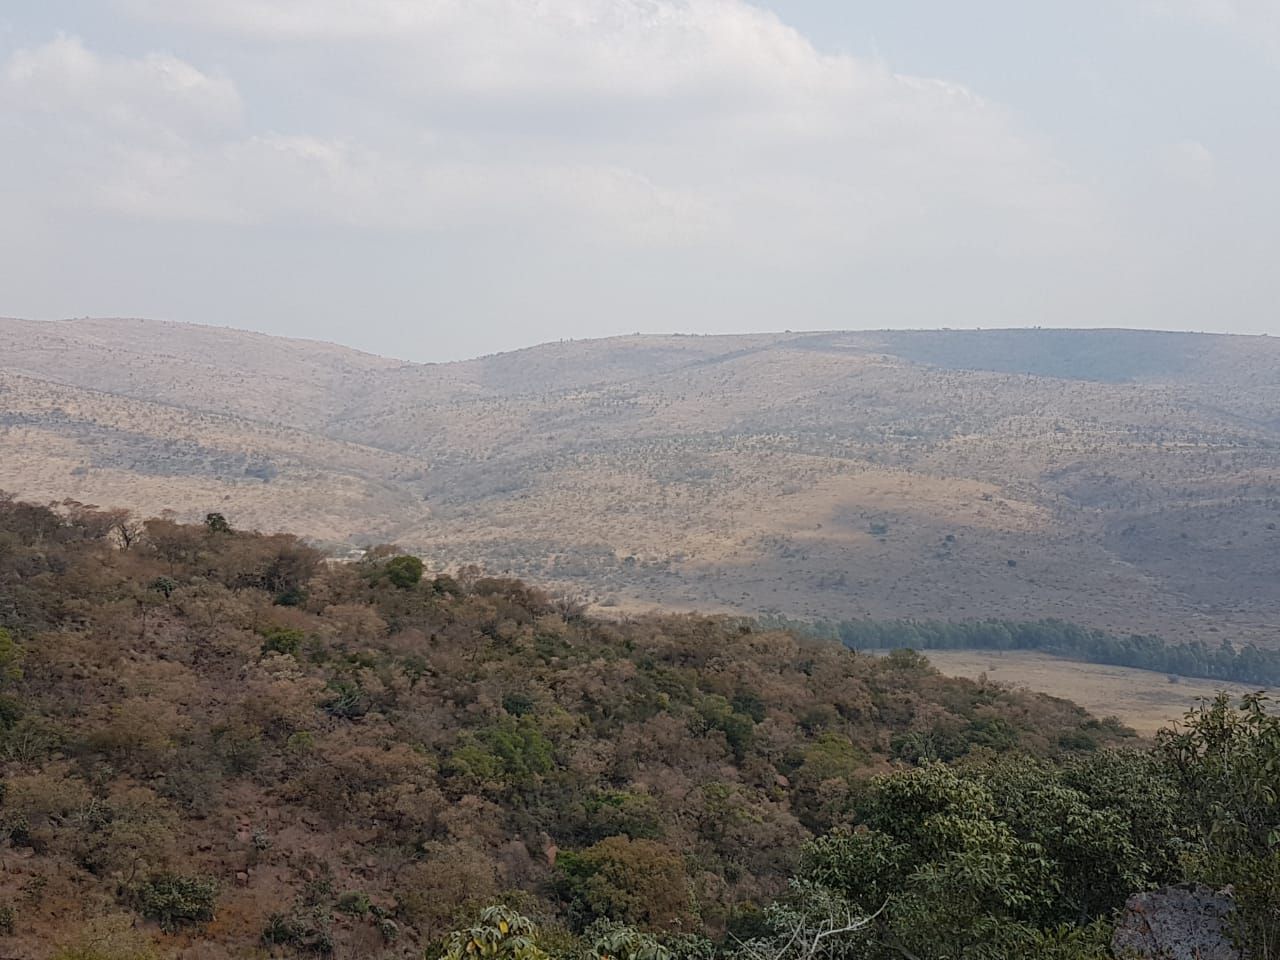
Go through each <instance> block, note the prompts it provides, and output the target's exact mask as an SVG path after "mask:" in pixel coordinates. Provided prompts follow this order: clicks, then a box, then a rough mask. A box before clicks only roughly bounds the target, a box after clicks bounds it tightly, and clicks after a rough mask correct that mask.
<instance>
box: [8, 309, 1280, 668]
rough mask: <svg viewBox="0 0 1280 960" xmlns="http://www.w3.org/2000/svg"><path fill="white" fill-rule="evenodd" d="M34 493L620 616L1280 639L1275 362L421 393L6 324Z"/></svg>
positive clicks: (812, 373)
mask: <svg viewBox="0 0 1280 960" xmlns="http://www.w3.org/2000/svg"><path fill="white" fill-rule="evenodd" d="M0 489H4V490H7V491H9V492H10V493H13V494H15V495H18V496H20V497H23V498H26V499H41V500H57V501H62V500H65V499H72V500H75V501H79V502H82V503H93V504H97V505H100V506H103V507H116V506H122V507H128V508H130V509H133V510H135V511H137V512H139V513H141V514H144V515H157V514H160V513H162V512H164V511H172V512H173V514H175V515H176V516H177V517H178V518H180V519H193V518H199V517H203V516H204V515H205V514H206V513H208V512H213V511H217V512H220V513H223V514H224V515H226V516H227V517H228V519H229V520H230V521H231V522H232V523H233V525H236V526H240V527H244V528H257V529H262V530H276V529H289V530H293V531H296V532H298V533H302V534H305V535H307V536H309V537H311V538H312V539H314V540H315V541H316V542H317V543H319V544H321V545H323V546H325V547H326V548H329V549H332V550H334V551H337V552H341V551H343V550H345V549H348V548H352V547H358V546H366V545H370V544H374V543H380V542H392V541H394V542H397V543H399V544H401V545H402V546H404V547H406V548H409V549H412V550H414V551H416V552H419V553H421V554H422V555H423V556H424V557H425V558H426V559H427V561H428V563H429V565H430V566H433V567H435V568H437V569H444V568H447V567H454V566H458V565H465V564H473V563H474V564H479V565H481V566H483V567H484V568H486V569H488V570H490V571H492V572H495V573H511V574H514V575H517V576H521V577H524V578H528V579H531V580H534V581H536V582H539V583H542V584H545V585H548V586H549V587H551V588H552V589H555V590H560V591H564V592H566V593H571V594H578V595H582V596H585V597H587V598H589V599H590V600H591V601H592V602H593V603H595V604H596V605H597V606H598V607H601V608H605V609H611V610H614V611H615V612H620V613H626V612H629V611H632V610H638V609H644V608H648V607H651V606H656V605H663V606H666V607H673V608H677V609H679V608H685V609H693V608H696V609H700V610H710V611H717V610H723V611H734V612H744V613H760V612H768V611H776V612H779V613H781V614H784V615H786V616H789V617H805V616H822V617H840V618H857V617H863V616H872V617H876V618H886V617H888V618H896V617H913V618H939V619H975V618H983V617H999V618H1005V619H1015V620H1028V619H1040V618H1047V617H1056V618H1062V619H1067V620H1073V621H1076V622H1080V623H1083V624H1087V625H1091V626H1096V627H1101V628H1105V629H1108V630H1116V631H1128V630H1134V631H1142V632H1155V633H1159V634H1162V635H1164V636H1166V637H1168V638H1170V639H1174V640H1177V639H1186V638H1189V637H1192V636H1199V637H1201V638H1205V639H1212V638H1213V637H1218V638H1230V639H1240V640H1250V641H1254V642H1258V643H1260V644H1265V643H1268V642H1271V643H1274V642H1275V641H1277V640H1278V639H1280V638H1277V637H1276V636H1275V631H1274V626H1268V625H1269V624H1272V625H1273V624H1275V623H1276V622H1280V532H1278V531H1277V524H1278V523H1280V339H1273V338H1269V337H1236V336H1222V335H1204V334H1191V333H1162V332H1146V331H1131V330H1042V329H1024V330H989V331H947V330H941V331H876V332H820V333H791V332H786V333H776V334H752V335H742V336H674V335H673V336H628V337H617V338H609V339H602V340H586V341H566V342H560V343H549V344H545V345H542V346H539V347H534V348H530V349H526V350H519V351H514V352H509V353H499V354H494V355H492V356H487V357H482V358H478V359H475V360H468V361H463V362H455V363H442V364H420V363H409V362H405V361H401V360H394V359H387V358H383V357H377V356H373V355H370V354H367V353H361V352H358V351H355V350H351V349H347V348H344V347H339V346H335V345H332V344H326V343H318V342H312V341H304V340H293V339H285V338H280V337H272V336H266V335H263V334H257V333H249V332H245V331H239V330H233V329H226V328H218V327H205V326H194V325H187V324H177V323H165V322H156V321H147V320H132V319H94V320H74V321H56V322H41V321H25V320H0ZM1206 635H1207V636H1206Z"/></svg>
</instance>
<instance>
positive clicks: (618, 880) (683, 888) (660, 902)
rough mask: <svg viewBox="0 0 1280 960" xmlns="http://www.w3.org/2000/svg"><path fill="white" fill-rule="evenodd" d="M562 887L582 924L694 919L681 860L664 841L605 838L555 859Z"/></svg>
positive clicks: (658, 924) (681, 923) (675, 925)
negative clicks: (613, 921)
mask: <svg viewBox="0 0 1280 960" xmlns="http://www.w3.org/2000/svg"><path fill="white" fill-rule="evenodd" d="M557 866H558V868H559V870H560V877H561V890H562V893H563V894H564V895H565V897H566V898H567V899H568V900H570V901H571V905H572V907H573V910H574V913H575V914H576V915H577V917H578V918H579V920H580V922H585V921H592V920H601V919H604V920H617V921H620V922H622V923H627V924H633V925H635V926H639V927H643V928H644V929H647V930H673V929H680V928H682V927H686V926H688V925H690V924H691V923H692V921H693V898H692V897H691V896H690V892H689V880H688V877H687V876H686V875H685V867H684V860H683V858H682V857H681V856H680V855H679V854H678V853H676V851H674V850H672V849H671V848H670V847H668V846H666V845H665V844H661V843H657V842H655V841H653V840H632V839H630V838H629V837H608V838H606V839H604V840H601V841H600V842H599V843H596V844H594V845H592V846H590V847H588V848H587V849H586V850H583V851H581V852H580V853H572V852H570V853H563V854H561V855H560V859H559V860H558V861H557Z"/></svg>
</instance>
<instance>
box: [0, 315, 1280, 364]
mask: <svg viewBox="0 0 1280 960" xmlns="http://www.w3.org/2000/svg"><path fill="white" fill-rule="evenodd" d="M4 320H13V321H17V322H20V323H22V322H28V321H30V322H36V323H51V324H58V323H76V322H79V321H83V322H104V323H111V322H120V323H130V322H140V323H161V324H175V325H178V326H195V327H209V328H212V329H217V330H226V331H229V332H232V333H248V334H261V335H265V336H272V337H283V338H287V339H293V340H302V341H309V342H313V343H319V344H324V345H327V346H334V347H341V348H344V349H350V350H356V351H359V352H362V353H368V354H371V355H374V356H378V357H381V358H383V359H388V360H402V361H405V362H406V363H417V364H431V363H457V362H464V361H468V360H482V359H485V358H486V357H491V356H495V355H498V354H504V353H518V352H519V351H521V350H532V349H536V348H538V347H543V346H552V345H554V344H557V343H579V342H589V341H593V340H612V339H627V338H636V337H639V338H653V339H666V338H681V337H749V336H783V337H785V336H794V337H809V336H823V335H830V334H841V333H851V334H859V333H863V334H868V333H994V332H1005V333H1018V332H1024V333H1032V332H1041V333H1066V332H1069V333H1082V334H1083V333H1150V334H1155V335H1159V334H1168V335H1178V334H1185V335H1189V336H1203V337H1269V336H1270V334H1268V333H1265V332H1264V333H1234V332H1232V331H1227V330H1223V331H1215V330H1169V329H1161V328H1158V327H1123V326H1113V327H1045V326H1025V327H861V328H859V327H830V328H823V329H818V328H813V329H804V328H797V329H794V330H784V329H776V330H767V329H762V330H739V331H734V330H725V331H716V332H712V333H699V332H696V331H687V330H649V331H635V330H633V331H631V332H629V333H625V332H624V333H602V334H599V335H595V336H591V335H588V336H580V337H553V338H552V339H549V340H536V341H532V342H529V343H517V344H514V345H511V346H508V347H503V348H501V349H498V350H492V351H488V352H486V353H475V354H468V355H464V356H457V357H450V358H447V359H434V358H430V357H427V358H422V357H414V356H409V355H408V354H406V353H388V352H381V351H377V350H366V349H365V348H363V347H360V346H357V345H355V344H353V343H349V342H345V341H343V340H339V339H333V338H330V337H321V336H308V335H307V334H305V333H295V334H289V333H279V332H271V331H267V330H259V329H253V328H251V327H242V326H233V325H230V324H224V323H216V322H201V321H187V320H165V319H159V318H156V317H94V316H82V317H54V318H50V319H42V318H38V317H6V316H0V321H4Z"/></svg>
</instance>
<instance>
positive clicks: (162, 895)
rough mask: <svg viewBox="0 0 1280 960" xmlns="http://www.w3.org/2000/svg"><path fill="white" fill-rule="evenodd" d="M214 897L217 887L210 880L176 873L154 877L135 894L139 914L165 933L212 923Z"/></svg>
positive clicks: (215, 898)
mask: <svg viewBox="0 0 1280 960" xmlns="http://www.w3.org/2000/svg"><path fill="white" fill-rule="evenodd" d="M217 898H218V885H217V884H216V883H215V882H214V881H213V880H212V879H210V878H208V877H188V876H183V875H181V874H175V873H165V874H159V875H157V876H154V877H152V878H151V879H150V880H147V881H146V882H145V883H143V884H142V885H141V886H139V887H138V888H137V890H136V891H135V899H136V901H137V904H138V911H139V912H140V913H141V914H142V915H143V916H144V917H147V918H148V919H150V920H155V921H156V922H157V923H159V924H160V927H161V929H162V930H165V931H166V932H172V931H174V930H176V929H178V928H179V927H182V926H186V925H187V924H192V923H207V922H208V921H210V920H212V919H213V908H214V903H215V902H216V900H217Z"/></svg>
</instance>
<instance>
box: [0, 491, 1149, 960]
mask: <svg viewBox="0 0 1280 960" xmlns="http://www.w3.org/2000/svg"><path fill="white" fill-rule="evenodd" d="M111 522H112V518H111V517H109V516H103V515H100V514H98V513H96V512H94V511H86V510H83V509H78V510H72V511H69V512H68V513H65V514H56V513H54V512H53V511H49V510H46V509H44V508H41V507H36V506H32V505H28V504H22V503H15V502H12V501H8V500H4V499H0V774H3V783H2V784H0V788H2V789H0V850H3V853H4V858H5V870H4V871H3V873H2V874H0V906H2V907H3V908H4V909H3V913H0V955H3V956H6V957H7V956H23V957H48V956H49V955H50V953H51V950H52V945H54V944H60V943H64V942H67V941H74V940H75V939H76V938H77V937H78V936H79V935H80V931H81V929H82V928H85V927H87V926H88V924H89V923H90V921H91V920H93V919H94V918H101V917H103V916H106V917H111V916H113V915H114V916H118V917H122V918H123V920H122V922H123V924H124V925H125V927H126V928H128V927H131V926H132V925H134V924H135V923H138V924H140V925H141V924H143V922H144V921H151V923H150V924H149V925H145V926H142V929H143V930H145V931H146V935H147V936H148V937H150V936H152V935H153V934H154V935H157V936H158V935H159V933H160V931H159V930H157V929H156V925H157V924H158V925H159V926H160V927H161V928H163V929H164V931H165V932H166V933H168V934H169V936H165V937H161V938H160V939H161V940H162V941H163V951H162V954H161V955H163V956H177V955H181V956H183V957H201V958H207V960H222V958H231V957H246V956H265V955H266V951H265V950H262V952H259V950H260V949H261V946H260V945H263V944H266V945H272V944H274V945H276V946H278V947H283V948H284V949H285V951H286V952H285V955H289V956H296V955H304V956H305V955H333V956H337V957H381V958H386V960H391V958H399V957H421V956H423V947H424V946H425V944H426V943H428V942H429V941H431V940H432V939H433V938H437V937H439V936H441V935H442V934H443V933H444V932H445V931H447V930H449V929H450V928H451V927H452V926H453V925H456V924H457V923H459V922H461V921H463V920H465V919H467V918H468V917H469V916H470V915H471V913H472V911H473V910H474V908H475V906H476V905H477V904H482V903H485V902H488V901H490V900H492V899H495V898H497V897H499V896H504V897H506V898H508V899H511V898H519V902H521V903H523V904H525V905H526V906H534V907H536V908H537V909H538V911H539V913H542V914H549V915H551V916H553V917H559V918H561V919H562V920H564V921H565V922H576V923H580V922H582V921H584V920H589V919H590V916H589V915H587V916H584V915H583V913H582V906H581V905H579V906H577V907H575V903H577V902H578V901H579V900H583V901H584V902H585V904H586V905H588V906H590V908H591V909H592V910H596V911H598V912H600V913H602V914H606V915H612V916H615V917H617V918H619V919H630V920H631V922H637V923H643V924H644V925H645V926H647V927H650V928H653V929H655V930H663V931H668V932H670V931H680V932H685V933H689V932H699V931H707V932H716V931H723V928H724V925H725V923H726V921H727V920H728V918H729V916H730V914H731V913H733V912H734V911H738V910H740V909H743V908H746V909H748V910H751V909H754V908H753V907H752V904H753V903H754V904H759V903H762V902H764V901H765V900H766V899H767V898H769V897H771V896H773V895H775V894H777V893H778V892H780V891H781V890H782V889H783V887H784V885H785V882H786V878H787V877H788V875H789V874H790V872H791V870H792V869H793V867H794V864H795V861H796V858H797V856H798V853H799V845H800V843H801V841H803V840H804V839H805V838H808V837H810V836H812V835H814V834H815V833H820V832H822V831H825V830H827V829H828V828H830V827H831V826H832V825H833V824H835V823H841V822H846V821H847V820H848V818H849V816H850V804H851V802H852V800H853V796H854V794H855V791H856V789H857V786H858V784H859V783H860V782H862V781H865V780H866V779H867V778H868V777H870V776H871V775H873V774H875V773H878V772H884V771H887V770H888V769H889V765H890V760H891V758H893V757H900V756H907V757H914V756H916V754H917V753H918V752H919V750H920V749H921V745H922V744H923V745H925V746H927V747H929V749H931V750H932V749H943V750H945V753H946V755H947V756H949V757H954V756H961V755H967V754H969V753H971V752H981V750H982V749H999V750H1016V749H1024V750H1027V751H1030V752H1032V753H1034V754H1038V755H1042V756H1047V755H1061V754H1063V753H1064V752H1067V753H1070V752H1076V751H1082V752H1084V753H1088V752H1089V751H1092V750H1096V749H1097V747H1098V746H1100V745H1102V744H1106V743H1108V742H1113V741H1116V740H1117V739H1118V738H1120V737H1122V736H1123V734H1124V731H1122V730H1119V729H1117V726H1116V725H1115V724H1111V723H1106V722H1099V721H1097V720H1093V719H1091V718H1090V717H1089V716H1088V715H1087V714H1085V713H1084V711H1082V710H1080V709H1079V708H1077V707H1075V706H1074V705H1072V704H1070V703H1068V702H1066V701H1063V700H1055V699H1053V698H1050V697H1045V696H1041V695H1037V694H1030V693H1023V692H1018V691H1012V690H1006V689H1001V688H998V687H994V686H991V685H990V684H986V683H974V682H972V681H967V680H952V679H947V678H944V677H941V676H940V675H938V674H937V672H936V671H934V670H932V669H931V668H929V667H928V665H927V664H926V663H925V662H924V661H923V660H922V659H920V658H918V657H915V656H914V655H898V656H891V657H886V658H874V657H870V656H860V655H856V654H853V653H850V652H848V651H846V650H844V649H842V648H841V647H839V646H837V645H835V644H829V643H828V644H822V643H817V642H811V641H804V640H800V639H797V638H796V637H794V636H791V635H789V634H786V633H782V632H757V631H753V630H751V629H749V628H747V627H744V626H741V625H740V624H739V623H736V622H733V621H722V620H715V619H708V618H703V617H691V616H684V617H677V616H665V617H648V618H641V619H637V620H634V621H632V622H629V623H626V624H617V623H610V622H602V621H595V620H592V619H590V618H587V617H584V616H582V615H581V613H580V612H579V611H577V610H575V609H573V608H572V607H565V606H563V605H560V606H558V605H556V604H553V603H552V602H550V601H549V600H548V599H547V598H546V597H545V596H544V595H542V594H540V593H539V592H538V591H536V590H532V589H530V588H528V587H526V586H524V585H523V584H521V583H519V582H516V581H512V580H501V579H491V578H465V577H464V578H460V579H457V580H455V579H454V578H451V577H440V578H427V579H425V580H422V581H418V580H416V579H415V578H414V577H413V576H408V577H403V576H399V575H397V570H398V569H399V568H398V567H397V566H396V561H395V560H392V559H388V558H387V557H385V556H383V557H381V558H377V559H371V560H369V561H366V562H362V563H360V564H351V565H331V566H327V565H325V564H323V563H321V562H320V557H319V554H318V553H316V552H314V551H312V550H310V549H308V548H306V547H304V546H302V545H300V544H299V543H298V541H296V540H295V539H294V538H292V537H289V536H285V535H279V536H262V535H253V534H243V533H235V532H230V531H223V530H218V529H212V528H207V527H206V526H204V525H200V526H195V527H184V526H180V525H177V524H174V523H172V522H170V521H167V520H158V521H152V522H150V523H149V524H148V525H147V528H146V531H145V534H143V535H141V536H140V537H138V538H137V539H135V540H134V541H133V543H132V545H131V546H130V547H129V548H128V549H120V548H119V546H118V544H117V543H116V542H114V540H113V538H112V535H111V526H110V525H111ZM401 559H403V558H401ZM286 604H287V605H286ZM904 751H905V752H904ZM1133 762H1134V761H1132V760H1126V761H1125V763H1127V764H1131V763H1133ZM557 855H559V860H560V861H561V863H560V866H561V869H560V870H559V871H557V870H556V869H555V867H556V864H557ZM575 855H576V856H579V857H581V858H583V859H582V860H581V861H580V862H581V863H584V864H585V863H588V862H589V859H590V858H592V857H595V858H596V860H597V862H598V863H602V864H603V865H604V866H605V867H607V868H608V870H609V871H610V878H608V882H609V884H612V888H610V887H609V886H608V885H606V886H605V887H604V889H603V890H602V889H600V888H598V887H594V888H592V889H590V890H587V891H586V892H585V893H584V894H583V895H582V896H579V895H578V894H575V893H574V892H573V891H572V890H564V889H561V884H563V883H564V882H565V878H566V877H569V879H570V880H572V878H573V874H572V872H571V870H570V869H569V868H568V867H567V866H566V865H567V864H569V863H570V857H571V856H575ZM601 879H602V880H604V879H606V878H601ZM611 891H612V892H611ZM601 896H605V899H604V900H601V899H599V898H600V897H601ZM575 909H576V910H577V913H575V912H574V911H575ZM633 914H634V915H633ZM84 936H86V937H89V938H92V937H94V936H95V934H94V933H93V932H92V928H89V930H88V931H87V932H86V933H85V934H84ZM187 951H190V952H187ZM152 955H153V954H150V953H144V952H142V951H140V950H139V951H138V952H135V953H125V952H120V953H111V952H108V951H106V950H105V948H102V947H101V946H99V948H98V950H97V952H94V951H90V950H86V951H85V952H84V953H78V954H70V955H61V954H60V955H59V956H74V957H93V958H98V957H117V956H118V957H125V956H129V957H135V956H136V957H146V956H152ZM271 955H273V956H275V955H279V953H278V952H273V953H272V954H271ZM558 956H559V954H558Z"/></svg>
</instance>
